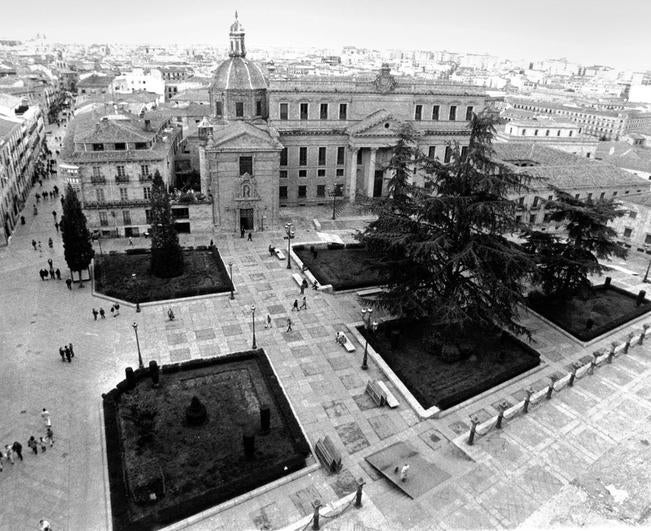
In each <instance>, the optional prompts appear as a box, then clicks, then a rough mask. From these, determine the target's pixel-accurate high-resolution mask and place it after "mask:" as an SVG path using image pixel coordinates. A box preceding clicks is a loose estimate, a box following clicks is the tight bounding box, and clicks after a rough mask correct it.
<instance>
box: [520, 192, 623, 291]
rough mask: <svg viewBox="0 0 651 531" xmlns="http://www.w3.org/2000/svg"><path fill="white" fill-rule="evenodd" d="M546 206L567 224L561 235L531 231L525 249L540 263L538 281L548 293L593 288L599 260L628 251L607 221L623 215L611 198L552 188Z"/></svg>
mask: <svg viewBox="0 0 651 531" xmlns="http://www.w3.org/2000/svg"><path fill="white" fill-rule="evenodd" d="M552 190H553V191H554V194H555V199H554V200H553V201H549V202H547V204H546V205H545V208H546V209H547V212H548V214H549V218H550V220H551V221H552V222H555V223H556V224H558V225H563V226H564V232H563V234H562V235H556V234H550V233H546V232H540V231H535V230H531V231H528V232H527V233H526V234H525V236H526V239H527V243H526V244H525V248H526V250H527V251H528V252H530V253H532V254H533V255H534V256H535V258H536V260H537V262H538V266H537V273H536V276H535V279H534V280H535V281H536V282H537V283H538V284H539V285H540V286H541V288H542V290H543V293H544V294H545V295H546V296H564V297H565V296H572V295H574V294H576V293H577V292H578V291H579V290H581V289H586V288H589V287H590V285H591V284H590V280H589V278H588V277H589V275H594V274H601V273H602V272H603V270H604V267H603V266H602V265H601V264H600V263H599V260H603V259H607V258H610V257H611V256H617V257H619V258H625V257H626V255H627V250H626V249H625V248H624V247H623V246H621V245H620V244H618V243H617V242H616V241H615V238H616V237H617V232H615V230H614V229H613V228H611V227H609V226H608V222H610V221H612V220H613V219H615V218H616V217H620V216H622V215H624V210H622V209H619V208H618V207H617V206H616V204H615V203H614V201H613V200H612V199H599V200H598V201H593V200H592V199H588V200H585V201H584V200H582V199H577V198H575V197H572V196H571V195H570V194H568V193H566V192H564V191H562V190H560V189H558V188H552Z"/></svg>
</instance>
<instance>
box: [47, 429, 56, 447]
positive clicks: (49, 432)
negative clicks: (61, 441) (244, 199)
mask: <svg viewBox="0 0 651 531" xmlns="http://www.w3.org/2000/svg"><path fill="white" fill-rule="evenodd" d="M45 433H46V439H47V440H48V441H50V448H52V447H53V446H54V432H53V431H52V427H51V426H50V427H48V428H47V429H46V430H45Z"/></svg>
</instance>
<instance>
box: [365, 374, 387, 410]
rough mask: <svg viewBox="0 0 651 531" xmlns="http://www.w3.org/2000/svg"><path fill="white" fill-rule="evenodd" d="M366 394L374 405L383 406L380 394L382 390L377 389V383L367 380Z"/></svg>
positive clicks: (381, 394) (382, 398)
mask: <svg viewBox="0 0 651 531" xmlns="http://www.w3.org/2000/svg"><path fill="white" fill-rule="evenodd" d="M366 393H367V394H368V395H369V396H370V397H371V398H372V399H373V402H375V405H377V406H383V405H384V394H383V393H382V389H380V388H379V386H378V384H377V382H374V381H373V380H369V381H368V383H367V384H366Z"/></svg>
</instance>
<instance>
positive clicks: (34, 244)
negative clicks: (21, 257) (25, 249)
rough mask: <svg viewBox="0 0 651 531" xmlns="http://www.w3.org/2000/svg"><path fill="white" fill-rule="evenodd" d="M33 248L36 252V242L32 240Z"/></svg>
mask: <svg viewBox="0 0 651 531" xmlns="http://www.w3.org/2000/svg"><path fill="white" fill-rule="evenodd" d="M32 247H34V250H35V251H36V240H32Z"/></svg>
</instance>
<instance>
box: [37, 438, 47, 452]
mask: <svg viewBox="0 0 651 531" xmlns="http://www.w3.org/2000/svg"><path fill="white" fill-rule="evenodd" d="M38 442H39V443H41V453H45V450H47V446H46V445H45V441H44V440H43V437H39V438H38Z"/></svg>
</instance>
